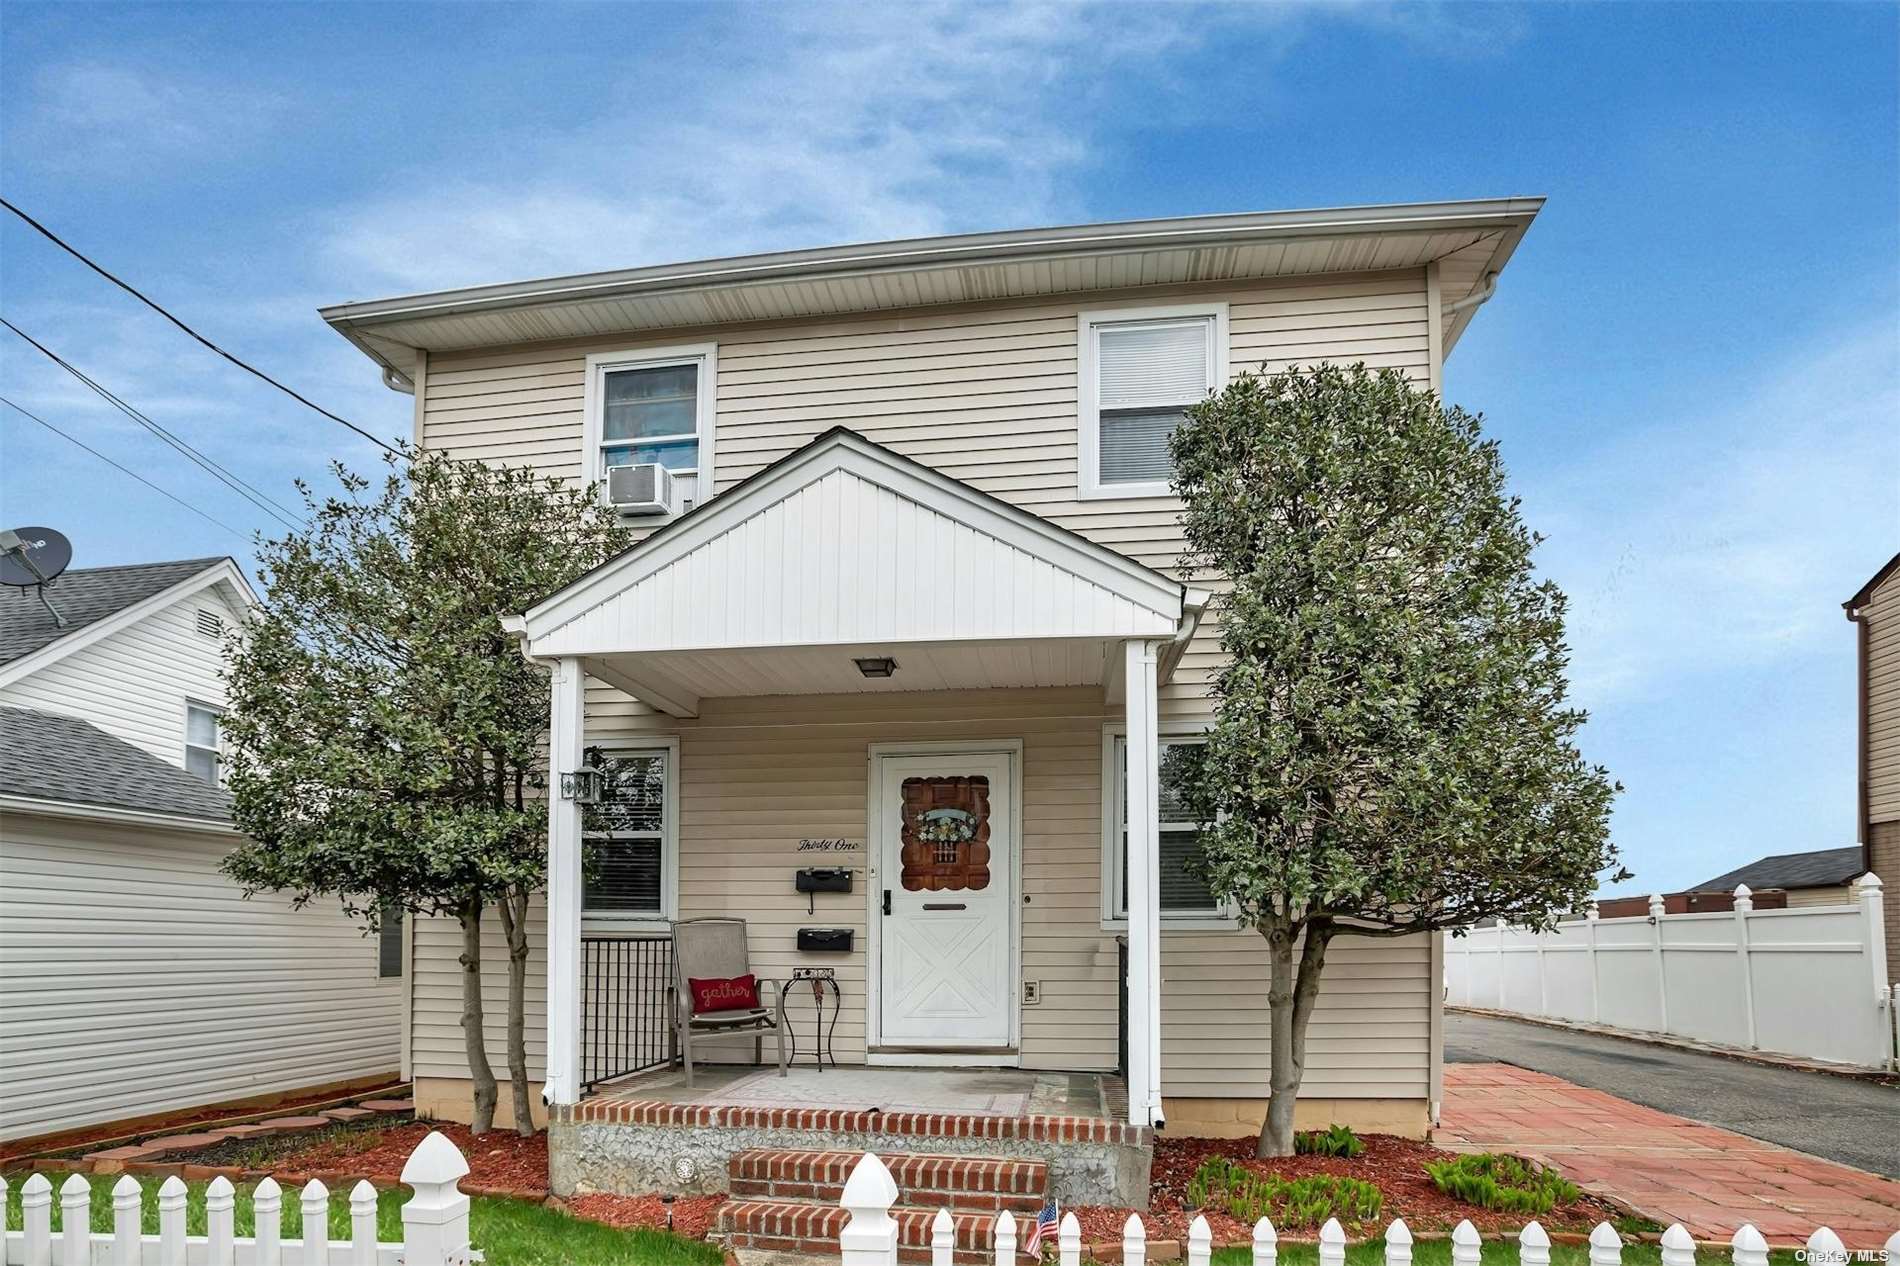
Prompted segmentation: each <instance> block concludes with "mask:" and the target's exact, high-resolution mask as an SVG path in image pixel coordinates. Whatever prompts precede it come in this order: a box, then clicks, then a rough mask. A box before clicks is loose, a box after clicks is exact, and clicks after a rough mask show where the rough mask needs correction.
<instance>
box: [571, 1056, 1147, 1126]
mask: <svg viewBox="0 0 1900 1266" xmlns="http://www.w3.org/2000/svg"><path fill="white" fill-rule="evenodd" d="M694 1075H695V1079H696V1080H697V1082H698V1084H697V1085H696V1086H692V1087H688V1086H687V1084H686V1070H685V1069H684V1068H679V1067H672V1068H660V1069H653V1070H650V1071H648V1072H644V1073H636V1074H634V1075H632V1076H630V1077H622V1078H618V1079H616V1080H614V1081H610V1082H603V1083H601V1084H600V1085H598V1086H596V1087H595V1088H594V1089H593V1091H592V1092H591V1094H590V1096H589V1097H598V1096H612V1097H613V1098H615V1099H638V1100H645V1101H647V1102H655V1103H678V1104H707V1105H719V1106H732V1107H747V1108H814V1107H822V1108H832V1109H837V1110H840V1111H846V1112H927V1113H944V1114H955V1115H958V1116H1000V1117H1029V1116H1053V1117H1083V1118H1087V1119H1090V1120H1096V1121H1125V1120H1127V1119H1128V1086H1127V1083H1126V1082H1124V1081H1123V1080H1122V1079H1121V1078H1120V1077H1117V1076H1115V1075H1114V1074H1112V1073H1068V1072H1035V1071H1030V1070H1027V1069H1020V1068H867V1067H863V1066H858V1065H845V1066H842V1067H838V1068H829V1067H828V1068H825V1069H824V1070H822V1071H820V1070H819V1069H816V1068H813V1067H811V1066H810V1065H805V1066H804V1067H794V1068H788V1069H787V1070H786V1075H785V1076H783V1077H780V1076H779V1075H778V1069H777V1068H774V1067H769V1066H768V1067H765V1068H760V1067H757V1066H756V1065H749V1064H746V1065H737V1064H700V1065H698V1066H697V1067H696V1068H695V1069H694Z"/></svg>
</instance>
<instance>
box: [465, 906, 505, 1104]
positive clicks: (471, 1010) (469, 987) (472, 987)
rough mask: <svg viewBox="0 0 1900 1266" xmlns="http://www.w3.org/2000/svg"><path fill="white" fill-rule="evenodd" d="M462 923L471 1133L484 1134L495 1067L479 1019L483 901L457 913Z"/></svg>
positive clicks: (493, 1088) (492, 1094)
mask: <svg viewBox="0 0 1900 1266" xmlns="http://www.w3.org/2000/svg"><path fill="white" fill-rule="evenodd" d="M457 921H458V922H460V923H461V925H462V956H461V963H462V1045H463V1048H464V1050H465V1051H466V1052H467V1056H468V1076H469V1080H470V1081H471V1082H473V1083H474V1087H475V1116H474V1119H473V1120H472V1121H471V1122H470V1123H469V1132H470V1133H472V1134H486V1133H488V1131H489V1128H490V1127H491V1126H493V1125H494V1124H495V1098H496V1091H495V1070H494V1068H493V1067H492V1066H491V1065H490V1064H489V1062H488V1041H487V1036H486V1034H485V1033H484V1031H483V1018H482V903H481V900H480V899H479V898H476V899H473V900H471V901H469V902H468V904H466V905H464V906H463V907H462V913H461V914H460V915H458V916H457Z"/></svg>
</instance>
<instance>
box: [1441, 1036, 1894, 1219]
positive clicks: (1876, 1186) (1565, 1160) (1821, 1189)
mask: <svg viewBox="0 0 1900 1266" xmlns="http://www.w3.org/2000/svg"><path fill="white" fill-rule="evenodd" d="M1868 1128H1869V1129H1874V1130H1880V1129H1886V1128H1888V1126H1887V1123H1884V1122H1878V1121H1870V1122H1868ZM1433 1137H1434V1138H1435V1139H1436V1140H1437V1141H1438V1142H1439V1143H1440V1144H1442V1145H1444V1146H1447V1147H1452V1148H1459V1147H1469V1148H1471V1149H1473V1150H1479V1151H1507V1152H1513V1153H1515V1154H1517V1155H1520V1156H1531V1157H1535V1158H1536V1159H1538V1160H1542V1161H1547V1162H1548V1163H1550V1164H1553V1165H1555V1166H1557V1167H1558V1168H1559V1169H1561V1170H1562V1171H1563V1172H1564V1175H1565V1176H1566V1177H1569V1178H1571V1179H1574V1180H1575V1181H1576V1182H1578V1183H1581V1184H1583V1185H1585V1186H1587V1187H1589V1188H1590V1189H1592V1190H1593V1191H1597V1192H1601V1193H1603V1194H1605V1195H1608V1196H1611V1197H1613V1198H1615V1199H1618V1200H1621V1201H1622V1202H1623V1203H1625V1204H1628V1205H1631V1206H1632V1207H1634V1208H1636V1209H1637V1210H1639V1211H1641V1212H1642V1213H1644V1214H1646V1215H1647V1216H1649V1217H1652V1218H1655V1219H1656V1220H1657V1221H1659V1222H1662V1223H1665V1224H1667V1223H1671V1222H1680V1223H1682V1225H1683V1226H1684V1227H1685V1228H1686V1229H1687V1230H1688V1232H1689V1233H1690V1234H1691V1235H1693V1236H1694V1237H1695V1238H1696V1239H1697V1240H1698V1241H1704V1242H1706V1241H1711V1240H1713V1241H1716V1242H1718V1243H1721V1244H1724V1245H1726V1244H1727V1243H1728V1239H1729V1236H1731V1235H1733V1234H1734V1233H1735V1228H1736V1227H1738V1226H1740V1225H1741V1224H1742V1223H1744V1222H1751V1223H1753V1224H1754V1225H1755V1229H1756V1230H1758V1231H1760V1232H1761V1233H1762V1234H1763V1235H1764V1236H1766V1237H1767V1238H1768V1239H1769V1241H1770V1242H1771V1243H1777V1244H1793V1243H1797V1242H1800V1241H1803V1240H1805V1239H1806V1238H1807V1236H1808V1235H1809V1233H1811V1232H1812V1231H1813V1230H1814V1229H1815V1228H1816V1227H1819V1226H1829V1227H1832V1228H1834V1230H1835V1231H1836V1232H1838V1233H1839V1235H1840V1237H1841V1239H1842V1240H1843V1241H1845V1243H1846V1244H1847V1247H1849V1248H1879V1247H1880V1246H1881V1245H1882V1244H1884V1243H1885V1242H1886V1239H1887V1237H1888V1236H1889V1235H1891V1234H1893V1233H1894V1231H1896V1230H1900V1182H1895V1181H1893V1180H1892V1179H1890V1178H1882V1177H1880V1176H1878V1175H1876V1174H1870V1173H1867V1172H1866V1171H1864V1170H1859V1169H1854V1168H1851V1167H1849V1166H1847V1165H1841V1164H1836V1163H1835V1162H1833V1161H1828V1160H1822V1159H1821V1158H1820V1157H1818V1156H1809V1155H1808V1154H1807V1153H1805V1152H1796V1151H1791V1150H1790V1149H1788V1148H1785V1147H1781V1146H1779V1145H1777V1144H1774V1143H1765V1142H1762V1141H1761V1140H1760V1139H1751V1138H1748V1137H1745V1136H1744V1135H1740V1134H1734V1133H1731V1132H1730V1131H1728V1130H1723V1129H1718V1128H1717V1127H1715V1126H1713V1125H1704V1124H1703V1123H1702V1122H1700V1121H1691V1120H1689V1119H1688V1118H1687V1117H1679V1116H1676V1115H1674V1114H1672V1113H1668V1112H1659V1111H1657V1110H1656V1109H1654V1108H1646V1107H1643V1106H1642V1105H1641V1104H1635V1103H1631V1102H1629V1101H1628V1100H1627V1099H1619V1098H1617V1097H1616V1096H1615V1095H1612V1094H1608V1093H1606V1092H1604V1091H1601V1090H1591V1089H1589V1088H1587V1087H1584V1086H1579V1085H1576V1084H1575V1083H1573V1082H1568V1081H1565V1080H1564V1079H1563V1078H1561V1077H1552V1076H1550V1075H1549V1074H1547V1073H1537V1072H1532V1071H1530V1070H1529V1069H1524V1068H1516V1067H1513V1066H1511V1065H1509V1064H1447V1065H1446V1066H1445V1102H1444V1106H1443V1109H1442V1117H1441V1124H1440V1126H1439V1128H1438V1130H1437V1131H1436V1132H1435V1133H1434V1136H1433ZM1896 1142H1897V1143H1900V1140H1896Z"/></svg>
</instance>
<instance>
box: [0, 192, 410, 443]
mask: <svg viewBox="0 0 1900 1266" xmlns="http://www.w3.org/2000/svg"><path fill="white" fill-rule="evenodd" d="M0 207H5V208H6V209H7V210H9V211H11V212H13V214H15V215H17V216H19V217H20V219H22V220H24V221H25V222H26V224H27V226H28V227H29V228H31V229H32V230H33V231H34V232H36V233H38V234H39V235H40V236H41V237H44V238H45V239H46V240H47V241H49V242H51V243H52V244H53V245H55V246H57V247H59V249H61V250H63V251H65V252H66V253H67V254H68V255H71V256H72V257H73V258H74V259H76V260H78V261H79V262H80V263H82V264H84V265H85V266H86V267H88V268H90V269H92V271H94V272H96V273H98V274H99V275H100V276H101V277H104V278H105V279H106V280H107V281H109V282H111V283H112V284H113V285H115V286H117V287H118V288H119V289H121V290H123V291H125V293H127V294H129V295H131V296H132V297H133V298H134V299H137V300H138V301H139V302H140V303H142V304H144V305H145V306H146V307H148V308H150V309H151V310H152V311H154V312H156V313H158V315H160V316H162V317H164V318H165V319H166V320H167V321H170V322H171V323H172V324H173V325H175V326H177V327H178V328H179V329H181V330H183V331H184V332H185V333H187V334H189V335H191V337H192V338H194V339H196V340H197V341H198V342H200V343H202V344H204V345H205V346H206V347H208V348H210V349H211V350H212V351H214V352H216V353H217V354H218V355H220V356H222V357H224V359H226V360H228V361H230V362H231V363H232V364H233V365H236V366H237V367H238V368H239V369H242V370H243V371H244V372H245V373H247V374H251V375H253V376H255V377H258V378H261V379H263V380H264V381H265V382H267V383H269V384H270V385H271V386H273V387H275V388H277V390H279V391H281V392H283V393H284V394H285V395H287V396H289V397H290V398H291V399H293V400H295V401H297V402H298V403H299V404H302V405H306V406H308V407H309V408H312V409H315V410H316V411H317V412H318V413H321V414H322V415H323V416H324V417H326V418H328V419H330V420H331V421H332V422H337V423H341V424H342V425H344V426H347V427H349V428H350V430H352V431H355V432H356V433H357V434H358V435H360V436H362V437H363V438H364V439H366V440H368V441H369V442H370V443H372V444H374V445H376V447H378V448H380V449H382V450H383V451H384V452H385V453H390V454H392V455H396V449H395V448H394V447H392V446H391V445H389V444H387V443H385V442H384V441H382V440H380V439H378V438H376V437H375V436H374V435H371V434H370V433H369V432H368V431H365V430H364V429H363V428H362V427H360V426H358V425H356V423H354V422H352V421H350V420H349V419H348V418H346V417H343V416H342V415H340V414H336V413H332V412H330V411H329V410H328V409H326V408H324V407H323V406H322V405H320V404H318V403H317V402H316V401H314V400H312V399H310V398H309V397H308V396H305V395H303V394H302V393H300V392H298V391H295V390H293V389H292V388H290V387H287V386H285V385H284V384H283V383H281V382H278V381H277V380H276V379H275V378H272V377H271V376H270V375H269V374H267V373H265V372H264V371H263V370H261V369H259V368H258V367H257V366H255V365H253V364H251V363H250V362H248V361H246V360H244V359H242V358H240V357H238V356H234V355H232V354H231V353H230V352H227V351H225V350H224V349H223V348H222V347H219V346H218V345H217V344H216V343H213V342H212V341H211V340H210V339H208V338H206V337H205V336H204V335H202V334H200V333H198V331H196V330H194V329H192V328H191V327H190V326H189V325H186V324H185V323H184V322H183V321H181V320H179V319H178V318H177V317H175V316H173V315H172V314H171V313H170V312H169V311H167V310H166V309H165V308H163V307H162V306H160V305H159V304H158V303H157V302H155V301H153V300H152V299H149V298H147V297H146V296H145V294H144V293H142V292H141V291H139V290H138V289H137V288H136V287H134V286H132V285H131V284H130V283H128V282H125V281H122V280H120V279H119V278H118V277H115V276H113V275H112V274H111V273H110V272H107V271H106V270H105V269H104V268H102V267H101V266H99V265H98V264H95V263H93V262H92V260H90V259H88V258H87V257H86V256H85V255H84V254H82V253H80V251H79V250H78V248H76V247H74V246H72V245H70V244H68V243H67V242H66V241H64V240H63V239H61V238H60V236H59V235H58V234H56V233H54V232H53V230H51V229H49V228H47V227H46V226H45V225H44V224H41V223H40V222H39V221H38V220H36V219H34V218H33V217H32V216H30V215H28V214H27V213H26V212H24V211H22V210H20V208H18V207H16V206H14V205H13V204H12V203H11V202H8V201H7V200H6V199H5V198H0Z"/></svg>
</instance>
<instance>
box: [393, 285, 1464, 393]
mask: <svg viewBox="0 0 1900 1266" xmlns="http://www.w3.org/2000/svg"><path fill="white" fill-rule="evenodd" d="M1497 292H1498V273H1497V270H1496V269H1495V268H1494V269H1492V270H1491V271H1490V272H1488V273H1486V274H1485V275H1484V285H1483V286H1481V287H1479V288H1478V289H1476V290H1474V291H1472V292H1471V293H1470V294H1468V295H1466V296H1465V297H1464V298H1462V299H1460V300H1459V301H1458V302H1456V303H1448V304H1446V305H1445V315H1446V316H1456V315H1457V314H1458V313H1460V312H1465V311H1468V310H1469V309H1472V308H1482V307H1483V306H1484V305H1485V304H1487V303H1489V302H1490V301H1491V297H1492V296H1493V295H1495V294H1497ZM384 378H385V380H386V379H387V378H388V375H387V374H384Z"/></svg>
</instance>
